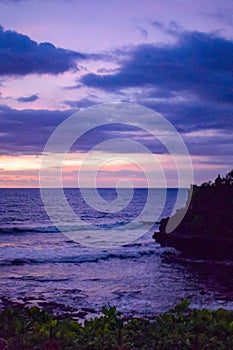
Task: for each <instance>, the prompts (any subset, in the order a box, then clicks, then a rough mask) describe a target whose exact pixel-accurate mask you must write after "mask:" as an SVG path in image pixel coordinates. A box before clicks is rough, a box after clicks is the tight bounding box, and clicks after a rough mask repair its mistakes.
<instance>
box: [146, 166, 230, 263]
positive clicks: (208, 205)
mask: <svg viewBox="0 0 233 350" xmlns="http://www.w3.org/2000/svg"><path fill="white" fill-rule="evenodd" d="M191 193H192V196H191V200H190V201H188V202H189V206H188V208H185V210H186V209H187V212H186V214H185V216H184V218H183V220H182V222H181V223H180V225H179V226H178V227H177V228H176V229H175V230H174V231H173V232H172V233H166V225H167V222H168V220H169V218H165V219H162V220H161V223H160V227H159V232H155V233H154V236H153V237H154V238H155V240H156V242H158V243H160V244H161V245H162V246H171V247H174V248H176V249H178V250H179V251H181V252H182V253H183V254H184V255H186V256H192V257H202V258H226V259H230V260H233V171H231V172H230V173H228V174H227V176H226V177H225V178H221V177H220V176H218V177H217V178H216V180H215V182H214V183H210V182H208V183H204V184H202V185H201V186H196V185H194V186H192V188H191V189H190V194H191ZM180 210H184V209H180ZM175 215H178V213H176V214H175Z"/></svg>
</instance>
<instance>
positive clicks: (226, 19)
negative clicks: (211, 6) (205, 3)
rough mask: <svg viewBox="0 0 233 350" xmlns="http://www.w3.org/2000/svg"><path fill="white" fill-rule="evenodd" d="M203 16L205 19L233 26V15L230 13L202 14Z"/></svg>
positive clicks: (222, 11) (221, 11)
mask: <svg viewBox="0 0 233 350" xmlns="http://www.w3.org/2000/svg"><path fill="white" fill-rule="evenodd" d="M202 14H203V16H205V17H210V18H214V19H217V20H218V21H220V22H222V23H223V24H226V25H229V26H233V13H230V12H229V11H224V10H219V11H217V12H212V13H211V12H210V13H202Z"/></svg>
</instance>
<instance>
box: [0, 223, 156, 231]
mask: <svg viewBox="0 0 233 350" xmlns="http://www.w3.org/2000/svg"><path fill="white" fill-rule="evenodd" d="M156 224H158V222H153V221H138V222H137V221H134V222H130V221H124V220H122V221H121V220H118V221H115V222H112V223H104V224H95V223H86V224H85V223H84V224H83V225H60V226H59V228H57V227H56V226H52V225H50V226H38V227H30V226H28V227H25V226H14V225H13V226H6V227H0V234H32V233H57V232H60V231H61V232H73V231H88V230H93V229H94V230H96V231H98V230H111V229H116V228H118V227H119V228H121V229H124V226H125V228H126V229H127V230H135V229H139V228H142V227H148V226H150V227H151V226H153V225H156Z"/></svg>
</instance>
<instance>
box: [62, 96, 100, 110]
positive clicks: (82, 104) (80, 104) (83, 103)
mask: <svg viewBox="0 0 233 350" xmlns="http://www.w3.org/2000/svg"><path fill="white" fill-rule="evenodd" d="M63 103H64V104H65V105H67V106H69V107H72V108H78V109H79V108H87V107H90V106H93V105H94V104H96V102H94V101H91V100H89V99H88V98H82V99H81V100H78V101H63Z"/></svg>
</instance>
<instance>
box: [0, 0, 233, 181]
mask: <svg viewBox="0 0 233 350" xmlns="http://www.w3.org/2000/svg"><path fill="white" fill-rule="evenodd" d="M0 25H1V28H0V147H1V148H0V150H1V151H0V170H1V173H0V187H30V186H38V170H39V167H40V160H41V154H42V152H43V149H44V146H45V144H46V142H47V140H48V138H49V136H50V135H51V133H52V132H53V131H54V130H55V128H56V127H57V126H58V125H59V124H60V123H61V122H62V121H64V120H65V119H66V118H68V117H69V116H70V115H71V114H72V113H74V112H75V111H79V110H82V109H84V108H87V107H89V106H91V105H93V104H98V103H109V102H131V103H132V102H133V103H138V104H140V105H143V106H146V107H150V108H152V109H154V110H155V111H157V112H159V113H161V114H162V115H163V116H164V117H166V118H167V119H168V120H169V121H170V122H171V123H172V124H173V125H174V127H175V128H176V129H177V130H178V132H179V133H180V134H181V136H182V137H183V139H184V141H185V143H186V146H187V148H188V151H189V153H190V155H191V158H192V161H193V167H194V175H195V182H196V183H200V182H203V181H205V180H209V179H211V180H213V179H214V178H215V177H216V175H217V174H218V173H220V174H221V175H225V174H226V173H227V172H228V171H230V170H231V169H232V168H233V156H232V149H233V138H232V131H233V109H232V102H233V84H232V82H233V2H232V0H221V1H220V0H215V1H213V0H206V1H203V0H202V1H200V0H198V1H195V2H194V1H191V0H163V1H160V0H159V1H154V0H134V1H133V0H117V1H115V0H102V1H98V2H97V1H95V0H86V1H82V0H77V1H75V0H58V1H55V0H48V1H39V0H21V1H20V0H18V1H17V0H11V1H10V0H8V1H7V0H2V1H0ZM119 135H120V136H121V137H122V135H124V136H125V137H131V138H133V139H134V140H135V139H136V140H137V141H138V142H142V143H143V144H144V145H145V146H146V147H148V149H150V150H152V151H153V153H154V154H157V155H158V158H159V159H160V160H161V159H163V164H164V167H165V168H164V169H165V172H167V176H168V184H169V186H172V185H174V183H173V180H172V178H173V172H172V169H171V168H172V166H171V164H170V163H169V155H168V154H167V151H166V150H165V149H164V148H163V147H162V146H161V145H159V144H158V143H157V141H156V140H153V139H151V137H148V135H144V134H142V133H140V132H138V130H133V129H128V130H127V128H126V130H125V129H124V130H123V129H122V127H121V126H119V125H118V126H117V125H112V127H111V126H108V127H105V128H104V127H102V128H99V129H98V130H97V131H96V132H92V133H90V135H86V137H84V138H83V139H82V140H80V142H79V144H77V145H76V146H75V145H74V147H73V150H72V151H71V152H70V155H69V157H70V160H69V161H67V164H66V165H65V166H64V167H65V170H64V183H65V185H66V186H75V179H76V177H77V170H78V169H79V166H80V159H82V157H84V155H85V154H86V152H87V151H89V150H90V149H91V148H92V147H94V146H95V145H96V144H98V143H99V142H102V141H104V140H106V139H109V138H112V137H113V138H116V137H119ZM77 152H78V153H77ZM105 153H109V156H110V157H111V156H112V157H114V156H116V154H117V150H109V152H105ZM119 155H120V152H118V156H119ZM96 156H97V157H101V155H100V154H99V153H98V152H97V153H96ZM105 156H106V154H104V155H103V154H102V157H103V160H104V159H105ZM142 157H143V156H142V155H141V154H138V159H141V158H142ZM148 167H149V168H150V166H148ZM151 167H152V165H151ZM121 176H126V177H128V179H132V178H134V180H135V181H136V182H135V183H136V185H137V186H142V185H143V184H144V183H143V182H142V180H141V179H142V174H141V173H140V171H139V169H138V168H137V169H136V168H134V167H133V166H132V164H128V165H126V164H125V162H124V161H122V164H121V163H120V162H119V161H118V162H117V163H114V162H113V163H111V164H109V166H107V165H106V164H105V165H104V167H103V171H102V174H101V173H100V175H99V178H100V182H99V184H100V186H102V185H106V186H107V185H108V186H110V185H112V184H113V182H115V181H117V179H118V178H121ZM83 185H84V186H85V185H86V186H88V182H87V183H85V184H83Z"/></svg>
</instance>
